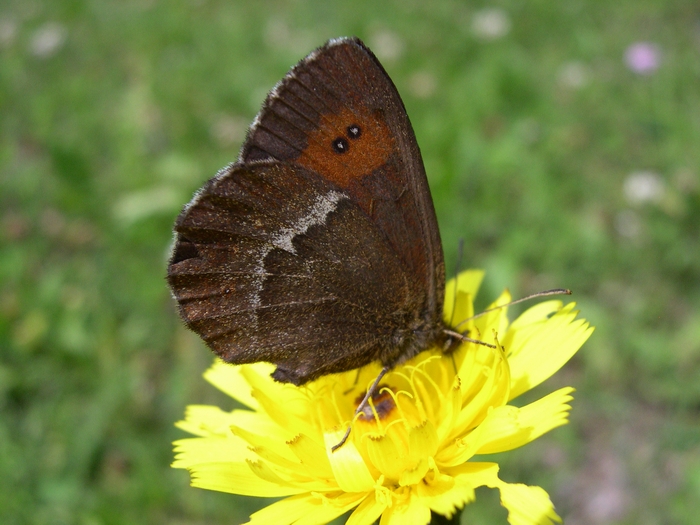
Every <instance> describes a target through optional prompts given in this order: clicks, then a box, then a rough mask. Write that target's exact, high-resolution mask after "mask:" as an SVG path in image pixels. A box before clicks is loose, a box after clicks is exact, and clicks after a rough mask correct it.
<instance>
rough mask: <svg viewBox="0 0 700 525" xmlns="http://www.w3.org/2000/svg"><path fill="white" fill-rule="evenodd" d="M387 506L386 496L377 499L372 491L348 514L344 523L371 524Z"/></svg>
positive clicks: (355, 524) (354, 524)
mask: <svg viewBox="0 0 700 525" xmlns="http://www.w3.org/2000/svg"><path fill="white" fill-rule="evenodd" d="M386 507H387V501H386V498H382V499H380V500H378V499H377V498H376V496H375V494H374V493H372V494H370V495H369V496H368V497H367V498H365V499H364V500H363V501H362V503H360V505H359V506H358V507H357V508H356V509H355V510H354V511H353V513H352V514H350V517H349V518H348V521H347V522H346V523H345V525H372V524H373V523H374V522H375V521H377V519H378V518H379V516H381V514H382V512H384V510H385V509H386Z"/></svg>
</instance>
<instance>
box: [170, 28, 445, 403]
mask: <svg viewBox="0 0 700 525" xmlns="http://www.w3.org/2000/svg"><path fill="white" fill-rule="evenodd" d="M175 232H176V240H175V246H174V249H173V253H172V258H171V259H170V265H169V267H168V282H169V284H170V286H171V287H172V290H173V294H174V295H175V298H176V299H177V301H178V303H179V305H180V314H181V315H182V318H183V319H184V320H185V322H186V323H187V326H188V327H189V328H191V329H192V330H194V331H195V332H197V333H198V334H199V335H200V336H201V337H202V338H203V339H204V340H205V341H206V343H207V345H209V347H210V348H211V349H212V350H213V351H214V352H215V353H216V354H217V355H218V356H220V357H221V358H222V359H223V360H224V361H226V362H229V363H234V364H241V363H252V362H257V361H267V362H270V363H273V364H275V365H276V366H277V368H276V370H275V371H274V373H273V374H272V376H273V377H274V378H275V379H276V380H277V381H281V382H288V383H293V384H295V385H302V384H304V383H306V382H307V381H310V380H312V379H315V378H317V377H319V376H322V375H325V374H332V373H335V372H343V371H347V370H350V369H354V368H358V367H361V366H363V365H366V364H368V363H370V362H372V361H377V360H378V361H380V362H381V363H382V365H383V366H384V369H383V371H382V374H381V375H380V377H379V378H377V380H376V381H375V383H374V386H373V387H372V388H370V390H369V391H368V392H367V396H366V398H365V401H363V403H362V404H361V405H360V407H358V410H360V409H361V408H362V406H363V405H364V403H366V401H367V398H368V397H369V396H371V395H372V394H373V393H374V392H373V390H375V389H376V388H377V385H378V383H379V379H380V378H381V376H382V375H383V374H384V373H386V372H387V371H388V370H390V369H391V368H392V367H394V366H396V365H397V364H399V363H401V362H403V361H406V360H407V359H409V358H411V357H413V356H415V355H416V354H418V353H420V352H422V351H423V350H426V349H427V348H430V347H433V346H436V345H437V346H438V347H440V348H442V349H444V350H445V351H449V350H451V349H452V348H453V346H454V344H455V342H456V341H457V340H458V338H459V334H456V333H454V332H451V331H448V330H446V327H445V326H444V324H443V321H442V308H443V300H444V292H445V265H444V260H443V253H442V245H441V242H440V233H439V231H438V227H437V220H436V217H435V210H434V208H433V203H432V199H431V196H430V190H429V188H428V181H427V178H426V175H425V168H424V167H423V161H422V158H421V154H420V150H419V149H418V144H417V143H416V138H415V135H414V133H413V129H412V127H411V123H410V122H409V119H408V116H407V114H406V109H405V108H404V105H403V103H402V101H401V98H400V97H399V94H398V92H397V90H396V88H395V86H394V84H393V83H392V81H391V79H390V78H389V76H388V75H387V73H386V72H385V71H384V68H383V67H382V66H381V64H380V63H379V61H378V60H377V58H376V57H375V56H374V55H373V54H372V52H371V51H370V50H369V49H368V48H367V47H366V46H365V45H364V44H363V43H362V42H361V41H360V40H359V39H357V38H342V39H337V40H331V41H329V42H328V43H327V44H326V45H324V46H323V47H321V48H319V49H317V50H316V51H314V52H312V53H311V54H310V55H309V56H307V57H306V58H305V59H303V60H302V61H301V62H299V64H297V65H296V66H295V67H294V68H292V70H291V71H290V72H289V73H288V74H287V75H286V76H285V77H284V79H282V81H281V82H280V83H279V84H278V85H277V86H276V87H275V88H274V89H273V90H272V92H271V93H270V94H269V95H268V97H267V100H266V101H265V103H264V104H263V107H262V109H261V111H260V113H259V114H258V116H257V117H256V118H255V120H254V121H253V124H252V126H251V128H250V130H249V132H248V136H247V138H246V141H245V143H244V144H243V147H242V150H241V153H240V157H239V159H238V161H237V162H236V163H234V164H231V165H230V166H228V167H226V168H224V169H223V170H221V171H220V172H219V173H218V174H217V175H216V176H215V177H214V178H213V179H211V180H210V181H209V182H207V183H206V184H205V185H204V187H203V188H202V189H201V190H200V191H199V192H198V193H197V194H196V195H195V196H194V198H193V199H192V201H191V202H190V203H189V204H188V205H187V206H186V207H185V209H184V210H183V211H182V213H181V214H180V216H179V217H178V218H177V221H176V223H175Z"/></svg>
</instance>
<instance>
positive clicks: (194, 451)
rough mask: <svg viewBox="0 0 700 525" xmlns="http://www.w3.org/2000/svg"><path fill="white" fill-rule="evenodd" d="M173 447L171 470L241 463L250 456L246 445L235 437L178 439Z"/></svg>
mask: <svg viewBox="0 0 700 525" xmlns="http://www.w3.org/2000/svg"><path fill="white" fill-rule="evenodd" d="M173 445H175V461H174V462H173V464H172V467H173V468H190V467H191V466H192V465H196V464H198V463H212V462H217V461H222V462H243V461H245V460H246V459H249V458H250V457H251V456H252V454H251V452H250V450H249V449H248V444H247V443H246V442H245V441H244V440H242V439H239V438H237V437H235V436H229V437H227V438H221V437H206V438H187V439H180V440H178V441H175V443H173Z"/></svg>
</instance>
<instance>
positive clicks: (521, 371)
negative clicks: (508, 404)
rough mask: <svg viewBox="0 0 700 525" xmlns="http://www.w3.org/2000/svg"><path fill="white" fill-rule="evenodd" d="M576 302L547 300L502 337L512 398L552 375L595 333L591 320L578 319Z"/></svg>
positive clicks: (528, 312) (524, 316) (516, 322)
mask: <svg viewBox="0 0 700 525" xmlns="http://www.w3.org/2000/svg"><path fill="white" fill-rule="evenodd" d="M574 306H575V303H569V304H567V305H566V306H564V307H563V308H561V302H560V301H547V302H545V303H541V304H539V305H537V306H535V307H533V308H530V309H529V310H527V311H526V312H525V313H524V314H523V315H522V316H520V317H519V318H518V319H516V320H515V321H514V322H513V324H512V325H511V328H510V330H508V333H507V334H506V336H505V338H504V339H503V341H502V343H503V346H504V347H505V348H506V353H507V355H508V363H509V364H510V371H511V391H510V399H514V398H516V397H517V396H519V395H520V394H522V393H523V392H526V391H528V390H530V389H531V388H533V387H535V386H537V385H539V384H540V383H541V382H542V381H544V380H545V379H547V378H549V377H550V376H552V374H554V373H555V372H556V371H557V370H559V369H560V368H561V367H562V366H564V364H565V363H566V362H567V361H568V360H569V359H571V356H573V355H574V354H575V353H576V352H577V351H578V349H579V348H581V345H583V343H585V342H586V339H588V338H589V337H590V335H591V333H593V328H592V327H590V326H589V324H588V322H586V321H584V320H583V319H579V320H576V315H577V314H578V312H577V311H575V310H574V309H573V308H574ZM555 312H556V313H555ZM551 314H554V315H551ZM550 315H551V317H549V316H550Z"/></svg>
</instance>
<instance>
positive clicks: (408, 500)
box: [379, 487, 430, 525]
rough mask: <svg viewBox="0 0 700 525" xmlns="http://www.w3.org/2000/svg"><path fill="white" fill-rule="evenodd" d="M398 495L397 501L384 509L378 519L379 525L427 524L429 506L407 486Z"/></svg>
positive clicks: (428, 521) (428, 520)
mask: <svg viewBox="0 0 700 525" xmlns="http://www.w3.org/2000/svg"><path fill="white" fill-rule="evenodd" d="M404 491H405V492H404V493H403V494H400V495H399V498H400V499H398V501H397V499H395V500H394V504H393V505H392V506H391V507H389V508H388V509H386V510H385V511H384V513H383V514H382V518H381V519H380V520H379V525H427V524H428V523H430V507H428V506H427V505H426V504H425V502H424V501H423V500H422V499H421V498H419V497H417V496H416V495H414V494H412V493H411V492H410V491H409V489H408V487H404Z"/></svg>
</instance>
